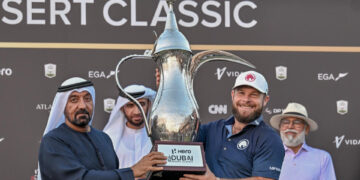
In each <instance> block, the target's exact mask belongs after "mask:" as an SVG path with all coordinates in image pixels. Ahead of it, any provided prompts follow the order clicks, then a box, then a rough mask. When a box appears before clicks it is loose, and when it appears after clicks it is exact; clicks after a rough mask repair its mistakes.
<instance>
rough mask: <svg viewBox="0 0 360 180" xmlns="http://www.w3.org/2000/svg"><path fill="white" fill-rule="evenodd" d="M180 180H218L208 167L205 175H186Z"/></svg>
mask: <svg viewBox="0 0 360 180" xmlns="http://www.w3.org/2000/svg"><path fill="white" fill-rule="evenodd" d="M179 180H216V177H215V175H214V173H212V172H211V171H210V169H209V167H208V166H207V165H206V172H205V174H204V175H195V174H184V177H182V178H180V179H179Z"/></svg>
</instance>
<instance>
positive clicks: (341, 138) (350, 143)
mask: <svg viewBox="0 0 360 180" xmlns="http://www.w3.org/2000/svg"><path fill="white" fill-rule="evenodd" d="M343 142H345V143H344V145H346V146H357V145H360V139H345V135H342V136H335V140H334V141H333V143H335V146H336V149H339V148H340V146H341V145H342V144H343Z"/></svg>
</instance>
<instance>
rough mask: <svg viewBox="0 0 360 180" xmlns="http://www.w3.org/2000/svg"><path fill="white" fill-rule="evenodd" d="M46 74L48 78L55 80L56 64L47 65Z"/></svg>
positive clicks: (45, 67) (45, 66)
mask: <svg viewBox="0 0 360 180" xmlns="http://www.w3.org/2000/svg"><path fill="white" fill-rule="evenodd" d="M44 73H45V77H47V78H54V77H55V76H56V64H45V65H44Z"/></svg>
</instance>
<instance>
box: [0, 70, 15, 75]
mask: <svg viewBox="0 0 360 180" xmlns="http://www.w3.org/2000/svg"><path fill="white" fill-rule="evenodd" d="M12 73H13V71H12V69H10V68H1V69H0V76H11V75H12Z"/></svg>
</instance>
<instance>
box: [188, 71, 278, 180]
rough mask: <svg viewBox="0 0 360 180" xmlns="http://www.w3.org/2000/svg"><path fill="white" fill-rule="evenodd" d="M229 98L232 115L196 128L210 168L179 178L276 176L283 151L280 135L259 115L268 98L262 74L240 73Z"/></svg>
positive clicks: (263, 177)
mask: <svg viewBox="0 0 360 180" xmlns="http://www.w3.org/2000/svg"><path fill="white" fill-rule="evenodd" d="M231 97H232V112H233V116H231V117H230V118H229V119H226V120H223V119H222V120H218V121H214V122H210V123H208V124H205V125H202V126H201V127H200V130H199V135H198V141H200V142H203V143H204V148H205V157H206V162H207V164H208V168H209V169H208V170H207V172H206V173H205V175H190V174H185V175H184V178H181V179H183V180H193V179H195V180H202V179H206V180H218V179H223V178H239V179H240V178H246V179H278V178H279V175H280V170H281V165H282V162H283V159H284V154H285V151H284V147H283V145H282V141H281V139H280V137H279V135H278V134H277V133H276V132H275V131H274V130H273V129H272V128H271V127H270V126H268V125H267V124H265V123H264V122H263V118H262V116H261V113H262V110H263V108H264V107H265V105H266V104H267V102H268V101H269V96H268V85H267V82H266V80H265V78H264V76H263V75H261V74H260V73H257V72H255V71H247V72H243V73H241V74H240V75H239V76H238V77H237V78H236V81H235V85H234V87H233V88H232V91H231Z"/></svg>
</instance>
